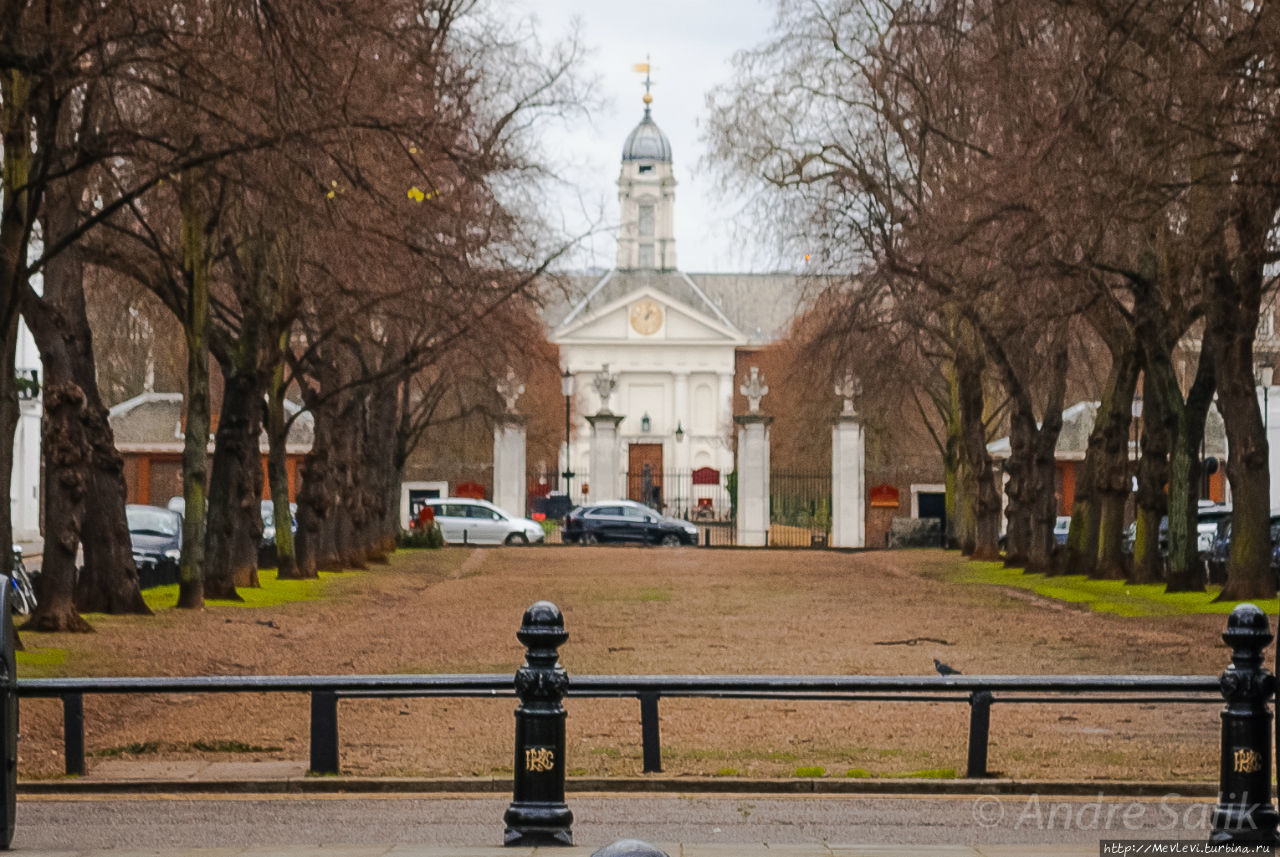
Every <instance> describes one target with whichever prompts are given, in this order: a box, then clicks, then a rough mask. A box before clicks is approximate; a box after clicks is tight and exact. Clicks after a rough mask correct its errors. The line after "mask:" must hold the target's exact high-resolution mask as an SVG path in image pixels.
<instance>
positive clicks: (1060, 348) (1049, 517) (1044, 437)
mask: <svg viewBox="0 0 1280 857" xmlns="http://www.w3.org/2000/svg"><path fill="white" fill-rule="evenodd" d="M1051 345H1052V357H1051V359H1050V361H1049V366H1048V370H1049V373H1050V375H1049V378H1048V390H1047V391H1046V394H1045V406H1044V419H1043V420H1041V421H1040V428H1039V429H1038V430H1036V431H1035V433H1034V434H1033V435H1032V443H1031V455H1032V458H1031V473H1032V479H1031V484H1032V486H1033V488H1034V493H1033V494H1032V497H1031V553H1030V555H1029V556H1028V560H1027V571H1030V572H1033V573H1034V572H1039V573H1043V574H1049V573H1051V572H1053V571H1054V570H1055V566H1054V555H1055V553H1056V551H1057V542H1056V540H1055V537H1054V534H1053V528H1054V523H1055V522H1056V521H1057V519H1058V498H1057V494H1056V493H1055V490H1054V488H1055V484H1056V483H1057V476H1058V472H1057V450H1058V436H1059V435H1060V434H1062V407H1063V404H1064V402H1065V400H1066V395H1067V366H1068V363H1069V360H1070V357H1071V353H1070V348H1069V345H1068V337H1067V331H1066V326H1065V325H1059V327H1058V329H1057V330H1056V331H1054V333H1053V334H1052V339H1051ZM1002 358H1003V355H1002ZM1003 362H1004V365H1005V368H1006V372H1007V373H1009V374H1011V375H1012V374H1014V367H1013V366H1012V365H1011V364H1010V362H1009V361H1008V360H1007V359H1005V360H1004V361H1003ZM1024 389H1025V387H1024ZM1022 398H1026V399H1027V400H1028V401H1030V396H1029V395H1026V394H1025V393H1021V392H1020V394H1019V396H1018V397H1017V399H1022Z"/></svg>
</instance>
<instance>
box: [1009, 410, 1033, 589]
mask: <svg viewBox="0 0 1280 857" xmlns="http://www.w3.org/2000/svg"><path fill="white" fill-rule="evenodd" d="M1034 434H1035V416H1034V415H1033V414H1031V415H1029V414H1026V413H1024V412H1020V411H1017V410H1015V411H1014V412H1013V413H1012V414H1011V415H1010V417H1009V458H1008V460H1006V461H1005V463H1004V471H1005V473H1006V474H1008V476H1009V478H1008V480H1007V481H1006V482H1005V485H1004V493H1005V508H1004V514H1005V524H1006V530H1005V565H1007V566H1011V567H1017V568H1025V567H1026V565H1027V560H1028V557H1029V556H1030V555H1031V507H1032V497H1033V496H1034V487H1033V486H1032V473H1031V466H1030V465H1031V450H1032V445H1033V435H1034ZM1028 570H1030V569H1028Z"/></svg>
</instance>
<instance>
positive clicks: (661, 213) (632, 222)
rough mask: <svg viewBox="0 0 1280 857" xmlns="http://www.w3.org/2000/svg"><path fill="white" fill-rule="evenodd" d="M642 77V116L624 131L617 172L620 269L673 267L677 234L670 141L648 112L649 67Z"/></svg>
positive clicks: (651, 101) (642, 269) (650, 98)
mask: <svg viewBox="0 0 1280 857" xmlns="http://www.w3.org/2000/svg"><path fill="white" fill-rule="evenodd" d="M644 70H645V78H644V118H643V119H641V120H640V124H639V125H637V126H636V127H635V129H634V130H633V131H632V132H631V133H630V134H629V135H627V142H626V143H624V144H623V146H622V171H621V172H620V173H619V175H618V208H619V214H620V223H619V227H618V268H619V270H623V271H646V270H647V271H674V270H675V269H676V238H675V221H674V218H673V211H672V210H673V208H674V203H675V195H676V180H675V176H674V175H673V174H672V170H671V143H670V142H669V141H668V140H667V136H666V135H665V134H663V133H662V131H661V129H659V128H658V125H657V123H655V122H654V121H653V118H652V117H651V116H650V113H649V106H650V105H651V104H652V103H653V96H652V95H650V94H649V86H650V81H649V75H648V68H647V67H645V69H644Z"/></svg>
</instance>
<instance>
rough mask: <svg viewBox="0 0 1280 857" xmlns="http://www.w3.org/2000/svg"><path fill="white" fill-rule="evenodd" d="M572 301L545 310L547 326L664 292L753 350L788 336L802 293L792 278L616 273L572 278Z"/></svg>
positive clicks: (740, 275)
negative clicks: (628, 299) (648, 293)
mask: <svg viewBox="0 0 1280 857" xmlns="http://www.w3.org/2000/svg"><path fill="white" fill-rule="evenodd" d="M568 282H569V285H570V288H571V289H573V290H574V291H577V292H578V296H577V297H576V298H571V299H570V300H569V301H568V304H567V307H566V304H565V303H560V302H557V303H556V305H554V306H548V307H547V311H546V316H545V317H546V319H547V321H548V322H549V323H550V324H551V325H552V326H553V327H555V328H562V327H564V326H565V325H568V324H570V323H572V322H574V321H575V320H578V319H580V318H585V317H587V316H590V315H592V314H594V313H596V312H599V311H601V310H603V309H604V308H605V307H607V306H610V305H612V304H614V303H616V302H617V301H619V300H622V299H624V298H626V297H627V296H629V295H633V294H637V293H640V292H643V291H646V290H653V291H658V292H662V293H663V294H666V295H668V296H669V297H671V299H672V300H675V301H677V302H679V303H682V304H684V305H685V306H688V307H689V308H691V309H693V310H696V311H698V312H700V313H702V314H704V315H706V316H708V317H710V318H713V319H715V320H717V321H719V322H720V323H721V324H723V325H725V326H726V327H729V328H732V329H734V330H737V331H738V332H740V333H741V334H742V337H743V338H744V339H745V340H746V341H747V342H748V343H749V344H751V345H764V344H767V343H770V342H774V341H776V340H778V339H780V338H782V336H783V335H784V334H785V333H786V331H787V328H788V327H789V326H790V324H791V320H792V319H793V318H794V317H795V315H796V312H797V311H798V310H799V307H800V303H801V298H802V288H801V284H800V281H799V278H797V277H796V276H795V275H794V274H685V273H683V272H681V271H651V270H638V271H620V270H612V271H609V272H607V273H605V274H604V275H603V276H599V277H592V278H589V279H588V278H582V277H573V278H571V279H570V280H569V281H568Z"/></svg>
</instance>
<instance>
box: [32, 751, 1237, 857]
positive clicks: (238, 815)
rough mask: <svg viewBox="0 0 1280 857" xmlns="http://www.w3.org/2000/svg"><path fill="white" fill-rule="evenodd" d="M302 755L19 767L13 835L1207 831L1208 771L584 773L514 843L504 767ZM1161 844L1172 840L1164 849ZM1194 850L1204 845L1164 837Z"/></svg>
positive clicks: (840, 854)
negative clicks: (1154, 775) (1186, 777)
mask: <svg viewBox="0 0 1280 857" xmlns="http://www.w3.org/2000/svg"><path fill="white" fill-rule="evenodd" d="M305 769H306V763H305V762H295V761H267V762H251V761H250V762H235V761H230V762H204V761H172V762H169V761H123V760H109V759H98V760H94V762H93V766H92V768H91V770H90V773H89V775H88V776H85V777H83V778H59V779H55V780H23V781H21V782H20V784H19V803H18V812H17V824H16V834H15V838H14V842H13V848H14V850H15V851H16V852H17V853H21V854H32V855H42V857H73V855H76V857H143V855H147V857H302V855H318V857H381V855H395V857H499V855H502V857H529V855H534V854H537V855H544V854H552V853H554V854H557V855H563V857H588V855H592V854H594V853H595V852H596V851H597V850H598V849H600V848H602V847H603V846H605V845H607V844H609V843H610V842H613V841H615V840H618V839H623V838H638V839H642V840H644V841H646V842H650V843H652V844H654V845H655V846H657V847H658V848H659V849H661V851H662V852H663V853H665V854H667V855H669V857H854V855H858V857H906V855H919V857H1050V855H1055V856H1056V857H1083V855H1089V857H1094V855H1098V854H1099V853H1100V852H1099V842H1100V840H1103V839H1112V838H1115V839H1147V840H1156V841H1165V842H1168V841H1173V840H1179V841H1187V842H1204V841H1205V839H1206V838H1207V831H1208V827H1207V824H1208V818H1209V810H1210V809H1211V808H1212V806H1213V804H1214V802H1215V801H1214V789H1213V786H1212V784H1207V783H1201V784H1194V785H1187V784H1183V785H1182V787H1181V788H1178V787H1176V786H1174V785H1172V784H1137V783H1129V784H1125V783H1107V784H1099V783H1035V782H1017V781H1011V780H952V781H920V780H916V781H900V782H891V781H857V782H856V783H854V785H857V786H858V787H859V788H861V789H862V793H856V792H852V791H844V792H843V793H842V792H837V791H834V790H829V789H824V787H823V786H824V784H825V786H828V787H839V788H841V789H846V788H848V786H849V783H847V782H845V781H835V780H830V779H828V780H825V781H824V780H812V781H810V780H804V781H796V780H776V781H742V782H736V781H732V782H726V781H725V780H723V779H722V778H709V779H707V780H700V779H698V778H683V777H670V778H663V777H645V778H633V779H627V780H624V779H610V780H598V781H596V780H587V779H585V778H581V779H579V778H575V779H572V780H571V781H570V783H569V786H568V794H567V803H568V805H569V808H570V809H571V810H572V812H573V813H574V816H575V820H574V825H573V832H574V838H575V843H576V847H569V848H564V847H558V848H548V847H544V848H529V847H514V848H504V847H501V845H500V843H501V839H502V826H503V825H502V813H503V811H504V810H505V809H506V807H507V805H508V803H509V802H510V800H511V791H510V789H511V783H510V780H509V779H473V780H422V779H397V778H354V777H308V776H306V770H305ZM1151 853H1159V852H1151ZM1164 853H1193V852H1164Z"/></svg>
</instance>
